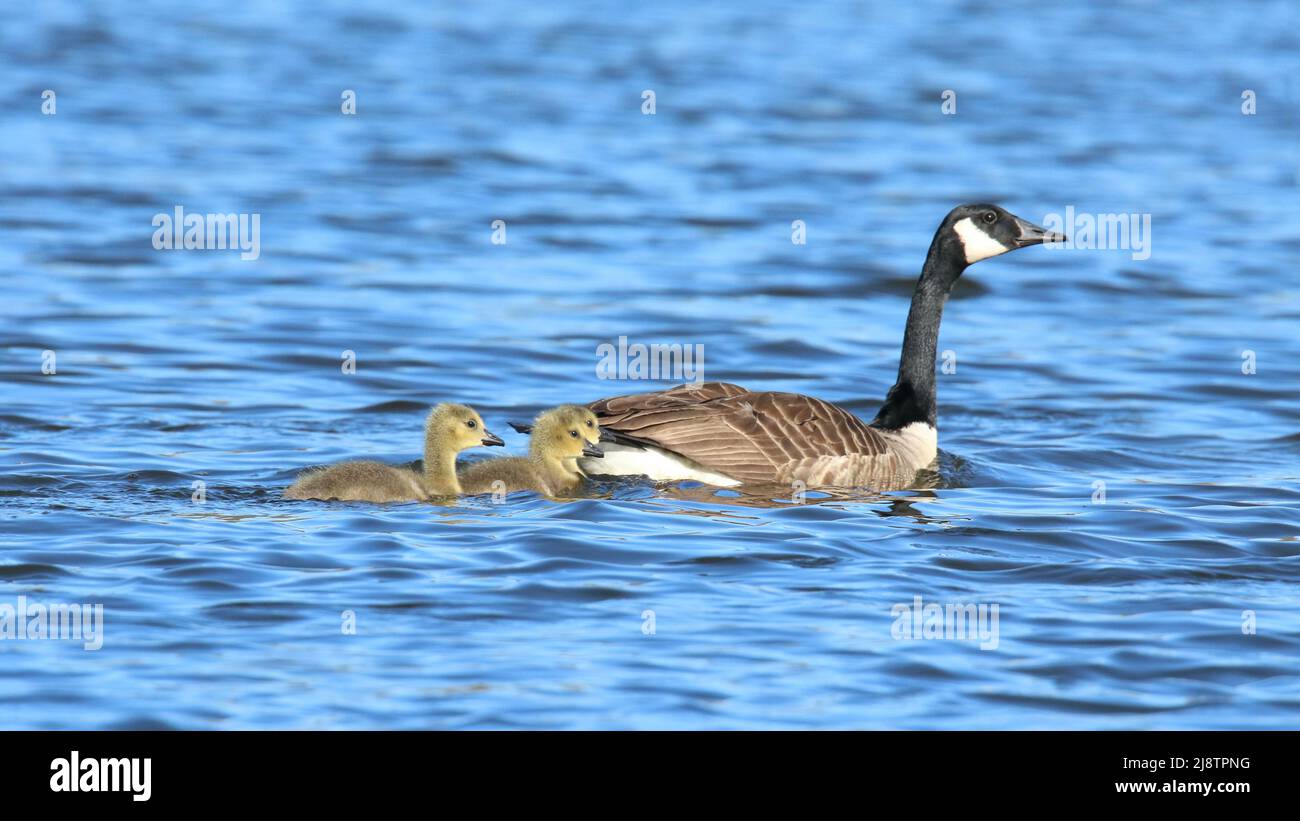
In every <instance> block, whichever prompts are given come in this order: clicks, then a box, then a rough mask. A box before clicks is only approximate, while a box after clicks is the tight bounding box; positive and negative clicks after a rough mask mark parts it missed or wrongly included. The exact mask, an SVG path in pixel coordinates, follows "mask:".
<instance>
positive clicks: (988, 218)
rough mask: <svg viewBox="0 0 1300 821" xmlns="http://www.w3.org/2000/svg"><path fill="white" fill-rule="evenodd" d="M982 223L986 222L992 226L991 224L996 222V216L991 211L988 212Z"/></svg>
mask: <svg viewBox="0 0 1300 821" xmlns="http://www.w3.org/2000/svg"><path fill="white" fill-rule="evenodd" d="M984 221H985V222H987V223H988V224H989V225H992V224H993V223H995V222H997V221H998V215H997V214H995V213H993V212H992V211H989V212H987V213H985V214H984Z"/></svg>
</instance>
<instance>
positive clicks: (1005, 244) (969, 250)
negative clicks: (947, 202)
mask: <svg viewBox="0 0 1300 821" xmlns="http://www.w3.org/2000/svg"><path fill="white" fill-rule="evenodd" d="M935 240H936V241H942V243H943V245H944V246H945V247H944V250H945V251H946V252H948V253H951V254H953V255H955V256H957V257H958V258H959V259H961V260H962V261H963V263H964V265H973V264H975V263H976V262H979V261H980V260H982V259H988V258H989V257H995V256H997V255H999V254H1005V253H1006V252H1007V251H1014V250H1016V249H1017V248H1024V247H1025V246H1028V245H1039V244H1041V243H1044V242H1064V241H1065V235H1064V234H1057V233H1053V232H1052V231H1048V230H1047V229H1046V228H1042V227H1041V226H1038V225H1034V224H1033V223H1032V222H1029V221H1028V220H1023V219H1021V218H1020V217H1017V216H1016V215H1015V214H1012V213H1010V212H1009V211H1007V210H1006V209H1005V208H1001V207H1000V206H997V205H988V204H984V203H979V204H974V205H959V206H957V207H956V208H954V209H952V210H951V211H949V212H948V216H947V217H945V218H944V221H943V225H941V226H940V227H939V233H938V235H937V236H936V237H935Z"/></svg>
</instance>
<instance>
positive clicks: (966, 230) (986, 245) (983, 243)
mask: <svg viewBox="0 0 1300 821" xmlns="http://www.w3.org/2000/svg"><path fill="white" fill-rule="evenodd" d="M952 228H953V230H954V231H956V232H957V238H958V239H960V240H961V244H962V248H963V249H965V251H966V264H967V265H971V264H973V263H976V262H979V261H980V260H982V259H988V258H989V257H995V256H997V255H998V254H1005V253H1006V252H1007V251H1010V250H1011V249H1010V248H1008V247H1006V246H1005V245H1003V244H1002V243H1000V242H998V241H997V240H995V239H993V237H990V236H989V235H988V234H986V233H984V232H983V231H981V230H980V229H979V227H977V226H976V225H975V223H973V222H971V218H970V217H966V218H965V219H963V220H960V221H958V222H957V224H956V225H954V226H953V227H952Z"/></svg>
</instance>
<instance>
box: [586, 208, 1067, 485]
mask: <svg viewBox="0 0 1300 821" xmlns="http://www.w3.org/2000/svg"><path fill="white" fill-rule="evenodd" d="M1064 239H1065V237H1064V236H1062V235H1060V234H1054V233H1051V232H1049V231H1047V230H1045V229H1043V228H1041V227H1039V226H1037V225H1034V224H1032V223H1030V222H1026V221H1025V220H1023V219H1020V218H1019V217H1017V216H1015V215H1013V214H1010V213H1008V212H1007V211H1005V210H1003V209H1002V208H1000V207H998V206H996V205H961V206H958V207H957V208H954V209H953V210H952V211H950V212H949V213H948V216H946V217H945V218H944V220H943V222H942V223H941V224H940V225H939V229H938V230H937V231H936V232H935V234H934V240H933V241H932V242H931V243H930V251H929V253H928V254H927V255H926V258H925V265H924V267H923V268H922V269H921V276H920V279H919V280H918V281H917V283H916V291H915V292H914V293H913V294H912V307H911V309H910V310H909V311H908V314H907V328H906V330H905V331H904V333H903V351H902V356H901V357H900V359H899V364H898V381H897V382H895V383H894V386H893V387H892V388H890V389H889V393H888V395H887V396H886V397H885V403H884V405H883V406H882V407H881V408H880V412H879V413H877V414H876V418H875V419H874V420H873V421H872V422H871V424H866V423H865V422H863V421H862V420H860V419H858V417H856V416H854V415H853V414H852V413H850V412H849V411H847V410H844V409H843V408H838V407H836V406H835V405H832V404H831V403H829V402H826V401H824V400H821V399H816V398H814V397H811V396H803V395H801V394H797V393H777V392H773V391H762V392H756V391H750V390H746V389H745V388H742V387H740V386H739V385H732V384H729V383H726V382H705V383H701V384H694V385H692V384H687V385H680V386H678V387H675V388H672V389H670V390H666V391H659V392H655V393H642V394H634V395H629V396H613V397H609V398H606V399H601V400H599V401H596V402H592V403H591V404H590V405H588V407H589V408H591V410H592V411H594V412H595V414H596V416H597V417H598V419H599V424H600V426H601V428H603V429H604V430H605V431H606V432H607V438H608V439H611V440H613V441H612V443H610V444H607V445H606V448H605V458H604V459H602V460H600V462H595V461H587V460H583V462H582V463H581V467H582V469H583V470H585V471H586V472H588V473H589V474H616V475H644V476H648V477H650V478H651V479H655V480H659V481H677V480H681V479H694V480H698V481H702V482H706V483H709V484H713V485H722V486H733V485H740V484H778V483H779V484H782V485H790V484H793V483H794V482H797V481H802V482H803V483H804V484H805V485H806V486H809V487H813V486H822V487H833V486H838V487H860V488H868V489H872V490H895V489H901V488H906V487H909V486H910V484H911V482H912V481H913V480H914V478H915V476H916V472H917V471H918V470H920V469H922V468H926V467H928V466H929V465H931V464H932V463H933V462H934V460H935V458H936V456H937V455H938V436H937V433H936V430H935V384H934V383H935V375H934V369H935V351H936V348H937V345H938V340H939V321H940V319H941V318H942V316H943V306H944V303H945V302H946V301H947V299H948V293H949V292H950V291H951V290H952V287H953V285H954V283H956V282H957V279H958V278H959V277H961V275H962V272H963V271H965V270H966V267H967V266H968V265H972V264H974V263H976V262H979V261H980V260H982V259H988V258H989V257H993V256H997V255H998V254H1004V253H1006V252H1007V251H1014V250H1015V249H1017V248H1024V247H1026V246H1028V245H1038V244H1039V243H1043V242H1057V241H1063V240H1064Z"/></svg>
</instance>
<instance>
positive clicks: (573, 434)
mask: <svg viewBox="0 0 1300 821" xmlns="http://www.w3.org/2000/svg"><path fill="white" fill-rule="evenodd" d="M569 435H570V436H572V437H573V438H574V439H577V438H578V432H577V431H576V430H571V431H569Z"/></svg>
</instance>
